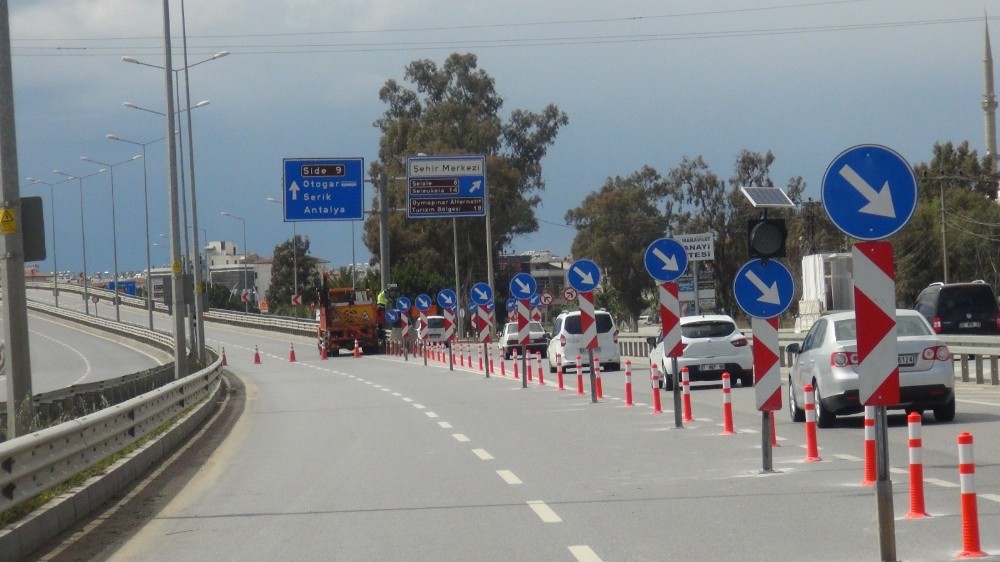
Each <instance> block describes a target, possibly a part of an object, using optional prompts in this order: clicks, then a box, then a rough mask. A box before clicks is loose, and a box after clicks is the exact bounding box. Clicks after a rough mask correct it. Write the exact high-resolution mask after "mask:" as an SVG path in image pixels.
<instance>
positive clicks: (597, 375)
mask: <svg viewBox="0 0 1000 562" xmlns="http://www.w3.org/2000/svg"><path fill="white" fill-rule="evenodd" d="M590 370H591V371H593V372H594V386H595V387H596V390H597V399H598V400H604V385H603V384H602V383H601V359H600V358H599V357H598V356H596V355H595V356H594V362H593V363H592V364H591V365H590Z"/></svg>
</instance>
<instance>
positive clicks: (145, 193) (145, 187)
mask: <svg viewBox="0 0 1000 562" xmlns="http://www.w3.org/2000/svg"><path fill="white" fill-rule="evenodd" d="M105 137H107V138H108V139H109V140H114V141H120V142H127V143H129V144H134V145H136V146H141V147H142V201H143V210H144V211H145V214H146V311H147V312H148V313H149V329H150V330H152V329H153V285H152V277H151V276H150V275H151V274H152V272H153V260H152V255H151V250H150V248H149V175H148V174H147V172H146V147H147V146H149V145H151V144H153V143H157V142H160V141H161V140H164V139H166V138H167V137H160V138H158V139H155V140H151V141H148V142H138V141H133V140H128V139H123V138H121V137H119V136H118V135H115V134H111V133H108V134H107V135H105ZM53 220H54V219H53ZM56 306H59V305H58V301H57V304H56Z"/></svg>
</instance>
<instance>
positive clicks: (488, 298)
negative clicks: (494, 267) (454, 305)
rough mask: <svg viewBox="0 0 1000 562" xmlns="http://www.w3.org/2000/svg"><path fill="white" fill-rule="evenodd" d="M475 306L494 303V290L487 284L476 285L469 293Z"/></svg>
mask: <svg viewBox="0 0 1000 562" xmlns="http://www.w3.org/2000/svg"><path fill="white" fill-rule="evenodd" d="M469 296H470V297H472V302H473V303H474V304H490V303H491V302H493V289H491V288H490V286H489V285H487V284H486V283H476V284H475V285H473V286H472V289H471V290H470V291H469Z"/></svg>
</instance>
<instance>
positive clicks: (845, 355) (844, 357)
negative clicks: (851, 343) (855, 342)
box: [830, 351, 858, 367]
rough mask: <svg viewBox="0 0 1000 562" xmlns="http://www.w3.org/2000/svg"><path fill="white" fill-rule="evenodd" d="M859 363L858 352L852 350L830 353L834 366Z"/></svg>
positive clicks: (847, 365)
mask: <svg viewBox="0 0 1000 562" xmlns="http://www.w3.org/2000/svg"><path fill="white" fill-rule="evenodd" d="M857 364H858V354H857V352H854V351H851V352H848V351H834V352H833V354H832V355H830V365H832V366H834V367H850V366H852V365H857Z"/></svg>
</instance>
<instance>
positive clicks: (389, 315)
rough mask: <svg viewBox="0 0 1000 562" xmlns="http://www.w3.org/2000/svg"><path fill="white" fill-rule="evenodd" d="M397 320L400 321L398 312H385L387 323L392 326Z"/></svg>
mask: <svg viewBox="0 0 1000 562" xmlns="http://www.w3.org/2000/svg"><path fill="white" fill-rule="evenodd" d="M396 320H399V312H397V311H395V310H386V311H385V321H386V322H388V323H390V324H394V323H395V322H396Z"/></svg>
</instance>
